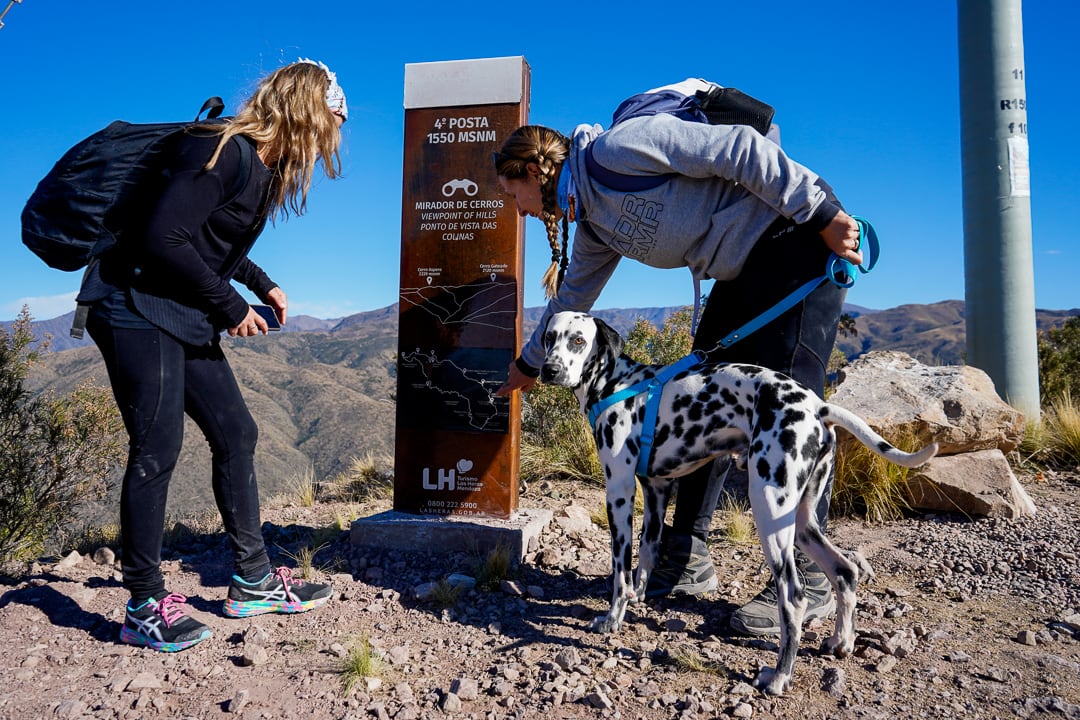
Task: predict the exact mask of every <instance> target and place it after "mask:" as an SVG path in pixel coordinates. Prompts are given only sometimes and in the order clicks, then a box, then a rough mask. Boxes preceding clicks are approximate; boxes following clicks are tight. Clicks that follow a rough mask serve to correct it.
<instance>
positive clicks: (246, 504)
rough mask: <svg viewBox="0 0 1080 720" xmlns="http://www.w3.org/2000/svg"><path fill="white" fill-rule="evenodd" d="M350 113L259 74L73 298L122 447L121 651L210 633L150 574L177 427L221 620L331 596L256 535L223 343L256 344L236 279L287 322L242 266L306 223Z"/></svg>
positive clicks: (239, 400) (253, 437) (301, 81)
mask: <svg viewBox="0 0 1080 720" xmlns="http://www.w3.org/2000/svg"><path fill="white" fill-rule="evenodd" d="M347 114H348V110H347V109H346V105H345V94H344V92H343V91H342V89H341V87H340V86H339V85H338V83H337V79H336V77H335V76H334V73H332V72H331V71H330V69H329V68H327V67H326V66H325V65H323V64H322V63H316V62H312V61H310V60H302V61H299V62H295V63H292V64H290V65H286V66H284V67H281V68H278V69H277V70H275V71H274V72H272V73H270V74H269V75H268V76H267V77H265V78H264V79H263V80H262V81H261V82H260V83H259V85H258V87H257V88H256V89H255V92H254V94H253V95H252V96H251V98H250V99H249V100H248V101H247V103H246V104H245V105H244V106H243V107H242V108H241V109H240V111H239V112H238V113H237V114H236V117H234V118H231V119H229V120H228V121H227V122H224V123H208V124H206V125H200V126H197V127H196V128H195V129H193V130H192V131H190V132H188V133H185V134H183V135H182V136H180V137H179V139H178V140H177V141H176V142H175V143H173V144H172V145H170V146H169V147H168V148H167V149H166V150H165V151H164V160H163V170H165V171H167V172H163V173H162V176H163V178H165V179H164V181H163V187H162V188H161V190H160V193H159V194H157V195H156V196H155V198H153V199H152V201H151V202H150V203H149V205H150V207H149V208H148V210H149V218H148V221H147V223H146V226H145V228H144V229H143V230H142V231H141V232H139V233H133V234H131V236H125V237H124V240H123V242H122V244H120V245H118V246H117V247H116V249H114V250H111V251H109V253H108V254H106V255H105V256H103V257H102V261H101V263H100V265H98V266H96V267H95V268H94V271H93V272H92V273H91V274H88V275H87V278H86V281H85V282H84V283H83V287H82V290H81V292H80V297H79V300H80V302H87V303H90V304H91V309H90V313H89V317H88V320H87V329H88V330H89V332H90V336H91V337H92V338H93V339H94V342H95V343H96V344H97V346H98V349H99V350H100V351H101V354H102V357H103V358H104V360H105V367H106V370H107V371H108V374H109V381H110V382H111V384H112V389H113V395H114V396H115V398H116V403H117V405H118V406H119V408H120V414H121V416H122V417H123V419H124V426H125V428H126V429H127V432H128V435H129V436H130V443H129V447H130V449H129V453H128V460H127V467H126V469H125V472H124V478H123V483H122V485H121V491H120V537H121V542H122V546H123V557H122V562H121V566H122V570H123V581H124V587H125V588H126V589H127V590H128V592H129V593H130V594H131V599H130V601H129V602H128V604H127V609H126V612H125V615H124V622H123V625H122V626H121V628H120V640H121V641H122V642H125V643H129V644H132V645H139V646H144V647H149V648H151V649H153V650H157V651H160V652H175V651H178V650H183V649H185V648H188V647H191V646H193V645H195V644H196V643H199V642H202V641H203V640H206V639H207V638H209V637H210V628H209V627H207V626H206V625H205V624H204V623H202V622H200V621H199V620H198V619H196V618H195V617H194V616H192V615H191V614H189V612H188V609H189V608H188V605H187V603H186V600H187V598H185V597H184V596H183V595H180V594H177V593H170V592H169V591H168V590H167V588H166V584H165V578H164V577H163V576H162V572H161V542H162V534H163V531H164V523H165V504H166V497H167V495H168V490H169V481H170V479H171V478H172V473H173V470H174V468H175V467H176V462H177V457H178V456H179V454H180V448H181V444H182V441H183V430H184V415H185V414H187V415H189V416H190V417H191V418H192V420H194V421H195V424H196V425H198V427H199V429H200V430H201V431H202V433H203V435H204V436H205V437H206V441H207V443H208V444H209V446H210V450H211V476H210V478H209V479H210V483H209V484H210V486H211V487H212V488H213V493H214V499H215V501H216V503H217V507H218V510H219V512H220V514H221V519H222V522H223V524H224V527H225V533H226V534H227V535H228V538H229V545H230V549H231V551H232V565H233V576H232V579H231V581H230V582H229V589H228V594H227V598H226V600H225V604H224V607H223V610H222V612H223V614H224V615H226V616H227V617H233V618H240V617H247V616H249V615H257V614H261V613H298V612H303V611H305V610H311V609H313V608H316V607H318V606H320V605H322V604H324V603H325V602H327V601H328V600H329V599H330V595H331V593H332V590H331V588H330V586H329V585H322V584H318V583H312V582H304V581H303V580H300V579H299V578H294V577H293V576H292V574H291V573H290V571H289V570H288V568H284V567H280V568H277V569H273V568H272V567H271V564H270V558H269V556H268V554H267V551H266V545H265V543H264V541H263V536H262V522H261V521H260V519H259V490H258V485H257V483H256V480H255V464H254V458H255V445H256V441H257V440H258V436H259V430H258V426H257V425H256V423H255V420H254V418H252V416H251V413H250V412H249V411H248V408H247V405H246V404H245V403H244V398H243V396H242V395H241V393H240V388H239V386H238V385H237V382H236V379H235V377H234V376H233V373H232V370H231V369H230V367H229V362H228V359H227V358H226V356H225V354H224V352H223V351H222V347H221V340H220V333H222V332H227V333H228V334H229V335H230V336H233V337H241V338H246V337H254V336H256V335H259V334H265V333H266V331H267V328H268V326H267V322H266V320H264V319H263V318H262V317H261V316H260V315H259V314H258V313H257V312H256V311H255V309H254V308H252V307H251V306H250V305H249V304H248V302H247V300H245V299H244V297H243V296H242V295H241V294H240V293H239V292H238V291H237V289H236V288H235V287H233V284H232V281H233V280H236V281H238V282H240V283H242V284H244V285H245V286H247V288H248V289H249V290H251V291H252V292H253V293H254V294H255V295H256V296H258V297H259V298H260V300H262V302H264V303H267V304H268V305H270V306H272V307H273V309H274V312H275V314H276V315H277V319H278V320H279V322H281V323H282V324H284V323H285V320H286V315H287V308H288V304H287V301H286V296H285V292H284V291H283V290H282V289H281V288H280V287H278V285H277V283H275V282H273V281H272V280H271V279H270V278H269V277H268V276H267V275H266V273H265V272H263V271H262V269H261V268H259V267H258V266H257V265H256V264H255V263H254V262H252V261H251V260H250V259H249V258H248V253H249V252H250V251H251V249H252V246H253V245H254V244H255V241H256V240H257V239H258V237H259V235H260V233H261V232H262V229H263V227H264V226H265V224H266V221H267V220H268V219H269V218H272V217H274V216H275V215H280V216H281V217H282V218H287V217H288V216H289V214H290V213H291V214H293V215H302V214H303V213H304V210H305V206H306V203H307V194H308V190H309V188H310V187H311V182H312V179H313V176H314V172H315V169H316V167H317V166H321V167H322V169H323V172H324V174H325V175H326V176H327V177H328V178H330V179H333V178H336V177H338V176H339V175H340V173H341V162H340V157H339V155H338V147H339V146H340V144H341V124H342V123H343V122H345V118H346V116H347Z"/></svg>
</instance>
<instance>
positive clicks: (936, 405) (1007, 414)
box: [829, 351, 1024, 455]
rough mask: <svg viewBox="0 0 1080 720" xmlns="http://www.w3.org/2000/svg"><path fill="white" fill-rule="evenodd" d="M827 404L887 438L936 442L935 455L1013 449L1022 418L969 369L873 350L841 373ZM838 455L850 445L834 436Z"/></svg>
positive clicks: (842, 437)
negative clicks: (850, 413) (855, 418)
mask: <svg viewBox="0 0 1080 720" xmlns="http://www.w3.org/2000/svg"><path fill="white" fill-rule="evenodd" d="M829 402H832V403H835V404H837V405H840V406H842V407H844V408H847V409H848V410H851V411H852V412H854V413H857V414H858V415H859V416H860V417H862V418H863V419H864V420H866V422H867V423H869V424H870V427H872V428H874V430H876V431H877V432H878V433H880V434H881V435H883V436H884V437H885V438H886V439H892V440H894V441H896V439H898V438H902V437H905V436H907V437H914V438H915V439H916V440H917V443H918V444H919V445H924V444H926V443H929V442H932V441H933V442H937V443H938V444H939V445H940V446H941V449H940V450H939V454H940V455H955V454H958V453H967V452H975V451H980V450H991V449H996V450H1000V451H1001V452H1002V453H1008V452H1011V451H1012V450H1014V449H1016V447H1017V445H1019V444H1020V441H1021V440H1022V439H1023V437H1024V415H1023V413H1022V412H1020V411H1019V410H1017V409H1015V408H1013V407H1010V406H1009V405H1008V404H1006V403H1005V402H1004V401H1003V400H1002V399H1001V398H1000V397H999V396H998V394H997V392H996V391H995V390H994V383H993V381H991V380H990V376H989V375H987V374H986V373H985V372H984V371H982V370H980V369H978V368H975V367H971V366H969V365H945V366H937V367H932V366H928V365H923V364H922V363H920V362H919V361H917V360H915V359H914V358H912V357H911V356H910V355H908V354H906V353H902V352H895V351H875V352H870V353H867V354H866V355H864V356H862V357H859V358H857V359H856V360H855V361H853V362H852V363H851V364H850V365H848V366H846V367H845V368H843V369H842V370H841V371H840V382H839V384H838V385H837V388H836V391H835V392H834V393H833V394H832V395H831V396H830V397H829ZM837 440H838V441H839V445H840V452H843V448H844V445H845V444H847V443H851V442H855V440H854V439H853V438H852V437H851V436H850V435H849V434H848V433H846V432H840V433H837Z"/></svg>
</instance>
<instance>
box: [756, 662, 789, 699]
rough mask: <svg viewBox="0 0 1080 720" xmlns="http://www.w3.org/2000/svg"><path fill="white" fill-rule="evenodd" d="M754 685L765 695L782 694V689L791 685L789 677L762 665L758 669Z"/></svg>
mask: <svg viewBox="0 0 1080 720" xmlns="http://www.w3.org/2000/svg"><path fill="white" fill-rule="evenodd" d="M754 687H756V688H757V689H758V690H760V691H761V692H763V693H765V694H766V695H783V694H784V691H785V690H787V689H789V688H790V687H791V678H789V677H785V676H783V675H781V674H780V673H779V672H777V671H776V670H775V669H773V668H770V667H763V668H761V670H759V671H758V676H757V679H755V680H754Z"/></svg>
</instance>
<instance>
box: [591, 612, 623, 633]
mask: <svg viewBox="0 0 1080 720" xmlns="http://www.w3.org/2000/svg"><path fill="white" fill-rule="evenodd" d="M621 625H622V623H620V622H619V621H618V620H616V619H614V618H613V617H611V616H610V615H600V616H598V617H596V618H594V619H593V621H592V623H591V624H590V625H589V629H590V630H592V631H593V632H598V633H603V634H604V635H607V634H608V633H613V632H615V631H616V630H618V629H619V627H620V626H621Z"/></svg>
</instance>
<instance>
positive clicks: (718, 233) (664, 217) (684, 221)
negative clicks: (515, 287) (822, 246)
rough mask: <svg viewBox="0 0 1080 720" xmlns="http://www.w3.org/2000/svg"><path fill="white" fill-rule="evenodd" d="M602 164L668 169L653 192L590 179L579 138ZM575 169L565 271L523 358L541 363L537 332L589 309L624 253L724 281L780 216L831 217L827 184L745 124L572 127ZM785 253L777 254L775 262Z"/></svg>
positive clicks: (622, 169)
mask: <svg viewBox="0 0 1080 720" xmlns="http://www.w3.org/2000/svg"><path fill="white" fill-rule="evenodd" d="M590 143H592V144H593V149H592V152H593V158H594V160H595V161H596V162H598V163H599V164H601V165H603V166H604V167H606V168H608V169H609V170H612V171H615V172H618V173H622V174H627V175H657V174H666V173H675V174H676V175H675V177H672V178H670V179H669V180H668V181H667V182H665V183H663V184H662V185H660V186H659V187H656V188H653V189H651V190H643V191H640V192H630V193H627V192H618V191H614V190H610V189H608V188H607V187H605V186H603V185H601V184H600V183H599V182H596V181H594V180H593V179H592V178H590V177H589V175H588V172H587V171H586V168H585V153H584V150H585V148H586V146H588V145H589V144H590ZM567 170H569V171H570V172H571V173H573V178H574V183H575V185H576V194H577V207H578V217H577V226H576V228H575V231H574V241H573V246H572V250H571V253H570V262H569V265H568V266H567V269H566V276H565V278H564V279H563V283H562V286H561V287H560V289H559V292H558V294H557V295H556V296H555V297H554V298H552V299H551V301H550V302H549V303H548V306H547V308H546V309H545V311H544V314H543V316H542V317H541V318H540V322H539V324H538V325H537V328H536V330H535V331H534V332H533V334H532V337H531V338H530V339H529V341H528V342H527V343H526V344H525V347H524V348H522V352H521V359H522V360H523V361H524V362H525V363H526V364H528V365H529V366H531V367H534V368H539V367H540V366H541V365H542V364H543V361H544V349H543V342H542V340H543V332H544V328H545V327H546V326H547V322H548V320H549V319H550V317H551V316H552V315H553V314H554V313H557V312H560V311H563V310H576V311H580V312H587V311H588V310H590V309H592V306H593V303H594V302H596V298H597V297H598V296H599V295H600V292H601V290H603V289H604V286H605V285H606V284H607V281H608V279H609V278H610V277H611V275H612V273H613V272H614V271H615V266H616V265H618V262H619V260H621V259H622V258H623V257H629V258H633V259H635V260H639V261H640V262H643V263H645V264H646V265H649V266H650V267H656V268H677V267H688V268H690V271H691V273H693V276H694V278H695V279H697V280H705V279H709V278H711V279H714V280H730V279H732V278H734V277H736V276H737V275H738V274H739V272H740V271H741V270H742V266H743V263H744V262H745V261H746V257H747V255H749V253H750V250H751V248H753V246H754V244H755V243H756V242H757V241H758V239H759V238H760V237H761V235H762V234H763V233H764V232H765V230H766V229H767V228H768V227H769V225H771V224H772V223H773V222H774V221H775V220H776V219H777V218H778V217H779V216H783V217H786V218H789V219H791V220H793V221H794V222H796V223H799V224H807V225H808V226H809V227H810V228H812V229H815V230H820V229H823V228H824V227H825V226H826V225H828V224H829V222H830V221H831V220H832V219H833V218H834V217H835V216H836V213H837V212H838V211H839V210H840V205H839V203H838V201H837V200H836V198H835V196H834V195H833V193H832V189H831V188H830V187H829V186H828V184H827V183H825V181H824V180H822V179H821V178H820V177H818V176H817V175H816V174H815V173H813V172H811V171H810V170H809V169H808V168H806V167H804V166H802V165H800V164H798V163H796V162H795V161H793V160H791V159H790V158H789V157H788V156H787V155H786V154H785V153H784V151H783V150H782V149H781V148H780V146H779V145H777V144H776V143H774V142H773V141H771V140H769V139H767V138H765V137H764V136H762V135H761V134H759V133H758V132H757V131H755V130H754V129H752V128H750V127H748V126H744V125H708V124H706V123H698V122H690V121H686V120H681V119H679V118H677V117H674V116H673V115H667V114H661V115H654V116H650V117H639V118H633V119H631V120H626V121H624V122H621V123H619V124H618V125H616V126H615V127H613V128H612V129H610V130H608V131H606V132H604V131H602V128H601V127H600V126H598V125H579V126H578V127H577V129H575V130H574V133H573V136H572V138H571V141H570V157H569V158H568V159H567V161H566V163H565V164H564V166H563V170H562V171H563V172H566V171H567ZM783 262H784V258H783V257H778V258H777V266H778V268H779V267H782V266H783Z"/></svg>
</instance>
